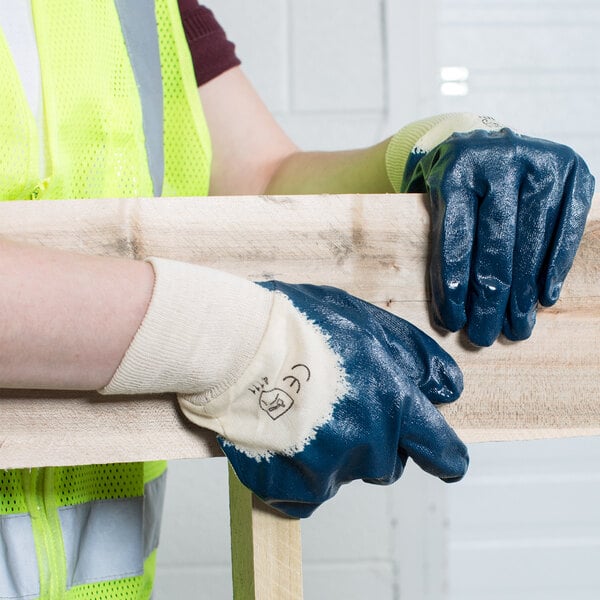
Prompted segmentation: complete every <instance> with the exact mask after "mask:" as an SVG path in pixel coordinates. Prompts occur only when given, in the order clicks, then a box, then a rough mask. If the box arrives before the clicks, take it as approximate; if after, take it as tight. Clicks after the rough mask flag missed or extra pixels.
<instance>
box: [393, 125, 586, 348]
mask: <svg viewBox="0 0 600 600" xmlns="http://www.w3.org/2000/svg"><path fill="white" fill-rule="evenodd" d="M386 162H387V167H388V174H389V176H390V181H392V184H393V185H394V188H395V189H396V191H399V192H428V193H429V195H430V199H431V200H430V201H431V204H430V206H431V232H432V248H431V263H430V268H429V277H430V284H431V294H432V311H433V318H434V321H435V322H436V323H437V324H438V325H440V326H442V327H445V328H446V329H449V330H451V331H456V330H458V329H461V328H462V327H464V326H465V325H466V332H467V335H468V336H469V338H470V339H471V340H472V341H473V342H474V343H475V344H478V345H480V346H489V345H490V344H492V343H493V342H494V340H495V339H496V338H497V337H498V335H499V333H500V332H501V331H502V332H503V333H504V335H505V336H506V337H507V338H509V339H511V340H522V339H526V338H528V337H529V336H530V335H531V332H532V329H533V327H534V325H535V320H536V310H537V304H538V302H539V303H541V304H542V305H544V306H551V305H552V304H554V303H555V302H556V301H557V300H558V297H559V295H560V291H561V288H562V285H563V283H564V280H565V277H566V276H567V273H568V272H569V269H570V268H571V265H572V263H573V259H574V257H575V253H576V251H577V247H578V245H579V242H580V240H581V237H582V235H583V230H584V227H585V221H586V217H587V214H588V211H589V208H590V205H591V200H592V195H593V191H594V178H593V177H592V176H591V175H590V173H589V171H588V168H587V166H586V164H585V162H584V161H583V159H582V158H581V157H580V156H579V155H578V154H576V153H575V152H574V151H573V150H571V149H570V148H568V147H567V146H563V145H560V144H556V143H553V142H550V141H546V140H541V139H535V138H530V137H526V136H523V135H519V134H516V133H514V132H513V131H511V130H510V129H508V128H505V127H502V126H501V125H500V124H498V123H496V122H495V121H494V120H493V119H490V118H489V117H479V116H476V115H469V114H449V115H441V116H439V117H436V118H433V119H430V120H425V121H420V122H417V123H414V124H412V125H409V126H408V127H407V128H405V129H404V130H402V131H400V132H398V134H396V136H395V137H394V138H393V139H392V141H391V142H390V145H389V147H388V153H387V156H386Z"/></svg>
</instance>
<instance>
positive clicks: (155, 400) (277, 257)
mask: <svg viewBox="0 0 600 600" xmlns="http://www.w3.org/2000/svg"><path fill="white" fill-rule="evenodd" d="M0 235H2V236H6V237H10V238H13V239H18V240H23V241H27V242H32V243H36V244H42V245H46V246H54V247H60V248H65V249H69V250H76V251H79V252H85V253H90V254H106V255H113V256H124V257H130V258H138V259H139V258H143V257H145V256H148V255H158V256H165V257H171V258H176V259H180V260H187V261H191V262H197V263H202V264H205V265H208V266H213V267H216V268H220V269H223V270H226V271H230V272H232V273H237V274H239V275H241V276H244V277H248V278H250V279H254V280H258V279H268V278H278V279H283V280H286V281H293V282H312V283H317V284H324V283H326V284H328V285H335V286H338V287H342V288H344V289H346V290H348V291H349V292H351V293H353V294H356V295H358V296H360V297H362V298H364V299H366V300H368V301H370V302H373V303H375V304H378V305H379V306H383V307H385V308H386V309H388V310H390V311H392V312H394V313H396V314H398V315H400V316H402V317H404V318H406V319H408V320H410V321H411V322H413V323H414V324H415V325H417V326H419V327H421V328H423V329H424V330H425V331H427V332H428V333H429V334H430V335H432V336H433V337H435V338H436V339H437V340H438V341H439V342H440V344H441V345H442V346H444V347H445V348H446V349H447V350H448V351H449V352H450V353H451V354H452V355H453V356H454V357H455V358H456V359H457V361H458V363H459V364H460V366H461V367H462V368H463V371H464V374H465V382H466V387H465V392H464V394H463V397H462V399H461V400H460V401H459V402H457V403H455V404H454V405H452V406H450V407H444V408H443V411H444V414H445V415H446V417H447V418H448V420H449V421H450V422H451V424H452V425H453V426H454V427H456V428H457V430H458V432H459V434H461V435H462V436H463V438H464V439H465V440H467V441H485V440H512V439H535V438H540V437H567V436H575V435H598V434H600V403H599V402H598V400H597V396H598V394H597V387H598V380H599V379H600V344H598V339H600V206H599V203H598V199H597V198H596V201H595V203H594V206H593V208H592V213H591V216H590V220H589V222H588V226H587V229H586V234H585V236H584V239H583V242H582V246H581V249H580V252H579V254H578V257H577V259H576V262H575V265H574V268H573V270H572V272H571V274H570V275H569V277H568V279H567V283H566V285H565V287H564V290H563V293H562V297H561V300H560V301H559V303H558V304H557V305H556V306H555V307H552V308H550V309H543V310H541V311H540V313H539V317H538V324H537V326H536V328H535V330H534V333H533V336H532V337H531V339H530V340H527V341H526V342H521V343H509V342H506V341H500V342H498V343H496V344H495V345H494V346H493V347H492V348H488V349H475V348H473V347H472V346H470V345H469V344H468V343H467V342H466V341H465V339H464V337H463V335H462V334H460V333H459V334H451V335H450V334H441V333H440V332H438V331H435V330H434V329H433V328H432V326H431V323H430V321H429V313H428V303H427V296H426V291H425V289H426V286H425V280H426V262H427V251H428V239H427V238H428V215H427V210H426V207H425V202H424V198H423V197H421V196H410V195H406V196H402V195H382V196H312V197H310V196H309V197H302V196H297V197H278V198H270V197H232V198H179V199H149V200H81V201H80V200H65V201H36V202H5V203H0ZM0 410H1V411H2V417H3V418H2V423H1V424H0V468H10V467H21V466H44V465H52V464H54V465H56V464H82V463H89V462H111V461H127V460H150V459H155V458H183V457H202V456H211V455H215V454H216V453H218V448H217V446H216V444H215V442H214V437H213V436H212V435H211V434H210V433H208V432H204V431H201V430H199V429H197V428H190V427H189V426H188V425H187V424H186V423H185V421H184V420H183V419H182V418H181V417H180V415H179V413H178V411H177V408H176V403H175V401H174V398H173V397H172V396H155V397H148V398H140V397H126V398H125V397H124V398H105V397H100V396H98V395H95V394H77V393H70V392H69V393H61V392H54V393H49V392H31V391H23V392H22V391H15V390H12V391H11V390H5V391H2V392H1V393H0Z"/></svg>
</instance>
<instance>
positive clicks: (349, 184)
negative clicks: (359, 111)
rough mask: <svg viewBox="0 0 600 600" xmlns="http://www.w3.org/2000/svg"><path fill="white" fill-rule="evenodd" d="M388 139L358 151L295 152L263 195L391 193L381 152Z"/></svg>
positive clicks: (287, 159) (384, 151)
mask: <svg viewBox="0 0 600 600" xmlns="http://www.w3.org/2000/svg"><path fill="white" fill-rule="evenodd" d="M388 143H389V139H388V140H385V141H383V142H381V143H379V144H377V145H375V146H371V147H369V148H363V149H360V150H347V151H338V152H296V153H294V154H292V155H290V156H289V157H287V158H286V159H285V160H284V161H283V162H282V163H281V164H280V165H279V168H278V169H277V170H276V171H275V173H274V175H273V177H272V178H271V180H270V181H269V183H268V185H267V187H266V190H265V193H267V194H378V193H388V192H393V191H394V189H393V187H392V185H391V183H390V180H389V178H388V175H387V170H386V164H385V153H386V150H387V147H388Z"/></svg>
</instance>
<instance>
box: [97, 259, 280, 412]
mask: <svg viewBox="0 0 600 600" xmlns="http://www.w3.org/2000/svg"><path fill="white" fill-rule="evenodd" d="M147 262H149V263H150V264H151V265H152V267H153V269H154V273H155V283H154V290H153V293H152V299H151V301H150V305H149V306H148V310H147V312H146V315H145V317H144V319H143V321H142V324H141V325H140V327H139V329H138V331H137V333H136V335H135V337H134V339H133V341H132V342H131V345H130V346H129V348H128V350H127V352H126V353H125V356H124V357H123V360H122V361H121V364H120V365H119V367H118V369H117V371H116V372H115V374H114V376H113V378H112V379H111V381H110V382H109V384H108V385H107V386H106V387H104V388H102V389H101V390H99V392H100V393H101V394H142V393H160V392H178V393H198V392H204V397H205V398H206V400H207V401H208V400H210V399H211V398H212V397H213V396H215V395H218V394H220V393H221V392H222V391H223V390H225V389H227V388H228V387H229V386H230V385H231V384H232V383H233V382H235V381H236V380H237V378H238V377H239V376H240V374H241V373H243V372H244V370H245V369H246V368H247V366H248V364H249V363H250V361H251V359H252V358H253V356H254V355H255V353H256V351H257V348H258V346H259V344H260V341H261V339H262V337H263V334H264V332H265V329H266V325H267V321H268V318H269V313H270V310H271V304H272V296H271V294H270V293H269V292H268V291H267V290H265V289H264V288H262V287H260V286H258V285H256V284H255V283H252V282H250V281H247V280H245V279H242V278H240V277H235V276H233V275H229V274H228V273H223V272H221V271H216V270H214V269H209V268H207V267H202V266H198V265H192V264H188V263H182V262H176V261H172V260H166V259H160V258H148V259H147Z"/></svg>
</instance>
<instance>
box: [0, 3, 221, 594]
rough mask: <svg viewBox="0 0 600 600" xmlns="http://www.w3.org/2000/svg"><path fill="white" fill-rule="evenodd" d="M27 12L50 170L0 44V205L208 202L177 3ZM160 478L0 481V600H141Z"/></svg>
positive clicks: (131, 474)
mask: <svg viewBox="0 0 600 600" xmlns="http://www.w3.org/2000/svg"><path fill="white" fill-rule="evenodd" d="M31 8H32V15H33V22H34V27H35V37H36V42H37V46H38V55H39V62H40V69H41V75H42V91H43V109H44V136H43V139H44V156H45V160H44V163H45V165H46V167H45V173H40V167H39V165H40V162H41V161H40V156H39V151H40V148H39V146H40V142H39V139H40V137H39V133H38V127H37V124H36V120H35V117H34V115H33V114H32V112H31V109H30V106H29V104H28V101H27V98H26V96H25V92H24V90H23V86H22V84H21V79H20V76H19V73H18V71H17V68H16V66H15V62H14V60H13V57H12V55H11V52H10V49H9V46H8V44H7V42H6V39H5V37H4V35H3V33H2V32H1V31H0V81H1V82H2V85H0V200H16V199H21V200H24V199H56V198H103V197H139V196H189V195H193V196H201V195H205V194H206V193H207V191H208V183H209V173H210V159H211V148H210V139H209V135H208V129H207V126H206V123H205V121H204V116H203V114H202V109H201V106H200V103H199V100H198V92H197V88H196V84H195V79H194V72H193V66H192V63H191V58H190V54H189V50H188V46H187V43H186V39H185V35H184V32H183V28H182V25H181V20H180V15H179V9H178V6H177V2H176V0H95V1H94V2H90V1H89V0H31ZM5 426H6V427H10V424H6V425H5ZM165 466H166V465H165V463H164V462H155V463H130V464H113V465H90V466H80V467H46V468H36V469H17V470H10V471H3V472H0V598H11V599H12V598H27V599H28V600H32V599H33V598H44V599H52V600H55V599H61V600H62V599H65V600H92V599H100V598H102V599H115V600H117V599H118V600H130V599H131V600H133V599H136V600H137V599H147V598H150V595H151V590H152V581H153V577H154V565H155V554H156V547H157V545H158V533H159V527H160V514H161V510H162V499H163V493H164V480H165Z"/></svg>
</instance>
